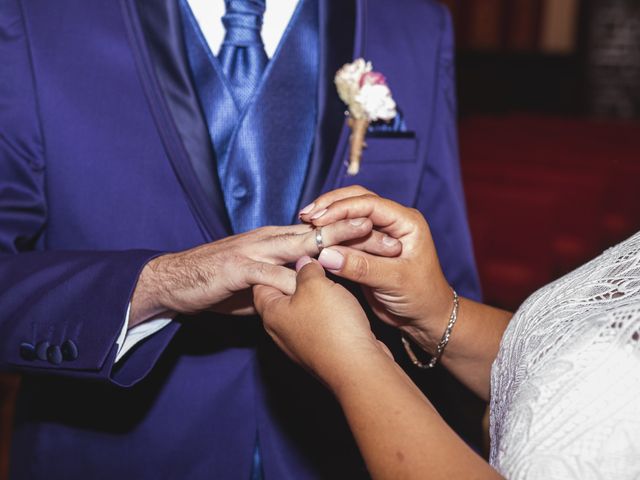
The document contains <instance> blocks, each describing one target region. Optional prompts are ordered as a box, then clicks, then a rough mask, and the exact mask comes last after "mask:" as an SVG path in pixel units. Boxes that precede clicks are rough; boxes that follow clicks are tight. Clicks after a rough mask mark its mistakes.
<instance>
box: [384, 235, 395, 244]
mask: <svg viewBox="0 0 640 480" xmlns="http://www.w3.org/2000/svg"><path fill="white" fill-rule="evenodd" d="M382 243H384V244H385V245H386V246H387V247H395V246H396V245H397V244H398V240H396V239H395V238H393V237H390V236H389V235H385V236H384V237H382Z"/></svg>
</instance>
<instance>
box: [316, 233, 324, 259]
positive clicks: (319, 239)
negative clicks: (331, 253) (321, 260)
mask: <svg viewBox="0 0 640 480" xmlns="http://www.w3.org/2000/svg"><path fill="white" fill-rule="evenodd" d="M316 247H318V255H320V252H322V250H323V249H324V241H323V240H322V227H316Z"/></svg>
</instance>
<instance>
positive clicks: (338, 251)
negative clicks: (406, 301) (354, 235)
mask: <svg viewBox="0 0 640 480" xmlns="http://www.w3.org/2000/svg"><path fill="white" fill-rule="evenodd" d="M318 262H319V263H320V265H322V266H323V267H324V268H326V269H327V270H329V271H330V272H331V273H334V274H335V275H337V276H339V277H342V278H346V279H347V280H352V281H354V282H357V283H360V284H362V285H366V286H368V287H371V288H385V287H388V286H389V285H390V284H397V283H398V282H399V281H400V279H397V278H394V275H393V272H395V271H396V270H395V269H394V268H393V262H398V259H390V258H384V257H378V256H376V255H370V254H368V253H365V252H361V251H359V250H355V249H353V248H349V247H339V246H337V247H331V248H326V249H324V250H323V251H322V253H321V254H320V256H319V257H318Z"/></svg>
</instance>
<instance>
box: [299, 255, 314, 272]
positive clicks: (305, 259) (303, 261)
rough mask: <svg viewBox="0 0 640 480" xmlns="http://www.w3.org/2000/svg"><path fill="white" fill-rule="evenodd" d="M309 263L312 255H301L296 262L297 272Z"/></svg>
mask: <svg viewBox="0 0 640 480" xmlns="http://www.w3.org/2000/svg"><path fill="white" fill-rule="evenodd" d="M309 263H311V257H308V256H306V255H305V256H304V257H300V259H298V261H297V262H296V272H299V271H300V270H302V267H304V266H305V265H307V264H309Z"/></svg>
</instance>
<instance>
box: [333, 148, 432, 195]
mask: <svg viewBox="0 0 640 480" xmlns="http://www.w3.org/2000/svg"><path fill="white" fill-rule="evenodd" d="M417 153H418V140H417V139H416V138H415V137H384V138H380V137H374V138H367V147H366V148H365V149H364V152H363V155H362V162H361V164H360V172H358V174H357V175H353V176H351V175H347V173H346V167H345V168H343V169H342V170H341V175H340V177H339V179H338V185H337V187H346V186H349V185H362V186H363V187H365V188H367V189H369V190H371V191H372V192H375V193H376V194H378V195H380V196H381V197H385V198H390V199H392V200H395V201H396V202H398V203H401V204H403V205H406V206H412V205H413V203H414V201H415V198H416V194H417V190H418V185H419V182H420V176H421V162H418V161H417ZM348 156H349V152H348V150H347V152H346V153H345V159H344V160H345V163H346V162H348V158H349V157H348Z"/></svg>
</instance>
